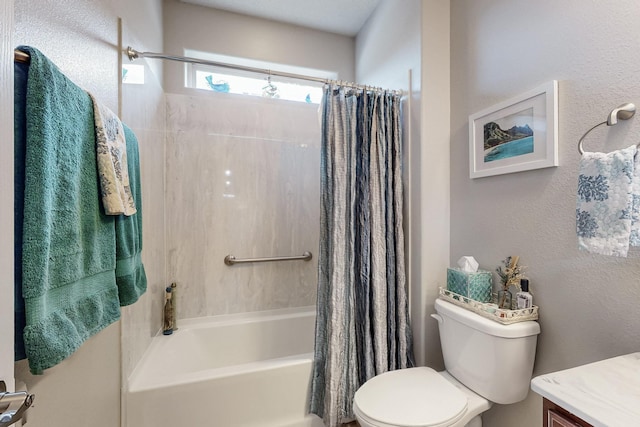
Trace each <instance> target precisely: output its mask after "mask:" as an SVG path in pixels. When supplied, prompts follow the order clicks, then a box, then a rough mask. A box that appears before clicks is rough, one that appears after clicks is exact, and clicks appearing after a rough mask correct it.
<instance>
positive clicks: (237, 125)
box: [166, 92, 320, 319]
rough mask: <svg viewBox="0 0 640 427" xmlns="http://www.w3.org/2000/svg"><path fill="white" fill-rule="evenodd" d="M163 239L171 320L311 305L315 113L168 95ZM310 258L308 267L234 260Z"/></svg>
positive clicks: (250, 100) (261, 102)
mask: <svg viewBox="0 0 640 427" xmlns="http://www.w3.org/2000/svg"><path fill="white" fill-rule="evenodd" d="M166 99H167V124H166V126H167V146H166V182H167V184H166V185H167V188H166V191H167V198H166V233H167V254H168V255H167V263H168V265H167V267H168V278H169V280H172V281H176V282H177V284H178V292H177V310H178V319H180V318H192V317H201V316H211V315H218V314H226V313H239V312H250V311H260V310H269V309H274V308H285V307H299V306H307V305H313V304H315V300H316V283H317V250H318V230H319V200H320V194H319V186H320V178H319V171H320V123H319V116H318V105H313V104H304V103H298V102H289V101H281V100H271V99H264V98H258V97H248V96H241V95H231V94H210V93H206V92H203V93H202V94H197V95H194V96H189V95H177V94H167V96H166ZM304 251H310V252H312V253H313V259H312V260H311V261H287V262H270V263H252V264H236V265H234V266H232V267H229V266H227V265H225V264H224V262H223V260H224V257H225V256H226V255H228V254H232V255H234V256H236V257H237V258H256V257H270V256H290V255H299V254H302V253H303V252H304Z"/></svg>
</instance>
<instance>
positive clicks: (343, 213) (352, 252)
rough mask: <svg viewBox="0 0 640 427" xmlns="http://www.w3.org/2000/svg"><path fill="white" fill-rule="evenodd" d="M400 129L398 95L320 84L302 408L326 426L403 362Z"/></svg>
mask: <svg viewBox="0 0 640 427" xmlns="http://www.w3.org/2000/svg"><path fill="white" fill-rule="evenodd" d="M400 128H401V123H400V95H398V94H395V93H390V92H381V91H371V90H355V89H351V88H345V87H342V86H338V85H327V86H325V89H324V99H323V106H322V151H321V207H320V227H321V230H320V252H319V258H318V302H317V320H316V341H315V354H314V366H313V379H312V384H311V402H310V411H311V412H312V413H314V414H317V415H319V416H320V417H322V418H323V420H324V423H325V425H327V426H330V427H335V426H339V425H340V424H342V423H346V422H349V421H352V420H353V419H354V416H353V410H352V404H353V395H354V394H355V392H356V390H357V389H358V387H359V386H360V385H362V384H363V383H364V382H365V381H367V380H368V379H370V378H372V377H373V376H375V375H378V374H381V373H383V372H386V371H389V370H394V369H400V368H406V367H410V366H413V350H412V339H411V329H410V327H409V316H408V302H407V292H406V283H405V282H406V281H405V267H404V235H403V228H402V205H403V202H402V172H401V166H402V152H401V134H400Z"/></svg>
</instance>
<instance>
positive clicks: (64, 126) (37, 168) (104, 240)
mask: <svg viewBox="0 0 640 427" xmlns="http://www.w3.org/2000/svg"><path fill="white" fill-rule="evenodd" d="M20 50H22V51H25V52H28V53H29V55H30V56H31V62H30V66H29V78H28V82H27V107H26V121H27V123H26V125H27V137H26V156H25V200H24V230H23V261H22V274H23V296H24V300H25V311H26V326H25V328H24V341H25V348H26V353H27V358H28V359H29V367H30V369H31V372H32V373H34V374H40V373H42V372H43V370H44V369H47V368H49V367H51V366H54V365H56V364H57V363H59V362H60V361H62V360H63V359H65V358H66V357H68V356H69V355H71V354H72V353H73V352H74V351H75V350H77V349H78V347H79V346H80V345H81V344H82V343H83V342H84V341H85V340H86V339H87V338H89V337H90V336H92V335H94V334H95V333H97V332H98V331H100V330H102V329H103V328H105V327H106V326H108V325H109V324H111V323H112V322H114V321H116V320H118V319H119V317H120V306H119V299H118V287H117V286H116V277H115V266H116V247H115V246H116V231H115V230H116V226H115V219H114V217H108V216H106V215H104V213H103V212H102V211H101V203H100V192H99V184H98V176H97V169H96V141H95V129H94V119H93V105H92V102H91V99H90V98H89V95H88V94H87V93H86V92H85V91H84V90H82V89H81V88H79V87H78V86H76V85H75V84H74V83H73V82H72V81H70V80H69V79H68V78H66V77H65V76H64V75H63V74H62V73H61V72H60V70H59V69H58V68H57V67H56V66H55V65H54V64H53V63H51V62H50V61H49V60H48V59H47V58H46V57H45V56H44V55H43V54H42V53H41V52H40V51H38V50H37V49H34V48H31V47H26V46H21V47H20Z"/></svg>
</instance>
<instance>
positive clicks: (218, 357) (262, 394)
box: [124, 307, 322, 427]
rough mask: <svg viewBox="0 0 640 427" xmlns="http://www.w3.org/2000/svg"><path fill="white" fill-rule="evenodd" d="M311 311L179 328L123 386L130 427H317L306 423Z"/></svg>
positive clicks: (316, 422) (313, 420) (187, 323)
mask: <svg viewBox="0 0 640 427" xmlns="http://www.w3.org/2000/svg"><path fill="white" fill-rule="evenodd" d="M314 324H315V308H314V307H303V308H298V309H283V310H272V311H265V312H258V313H244V314H241V315H225V316H214V317H209V318H201V319H188V320H183V321H181V322H179V324H178V326H179V329H178V330H177V331H175V332H174V333H173V335H169V336H163V335H160V336H157V337H155V338H154V339H153V341H152V343H151V346H150V347H149V349H148V350H147V352H146V353H145V356H144V357H143V358H142V360H141V361H140V363H139V364H138V366H137V367H136V369H135V371H134V372H133V374H132V375H131V378H130V379H129V382H128V391H127V392H126V398H125V401H124V404H125V411H126V425H127V426H128V427H175V426H179V427H209V426H210V427H236V426H237V427H254V426H255V427H316V426H317V427H321V426H322V422H321V420H320V418H318V417H316V416H315V415H307V407H308V403H307V402H308V394H309V380H310V378H311V364H312V359H313V339H314Z"/></svg>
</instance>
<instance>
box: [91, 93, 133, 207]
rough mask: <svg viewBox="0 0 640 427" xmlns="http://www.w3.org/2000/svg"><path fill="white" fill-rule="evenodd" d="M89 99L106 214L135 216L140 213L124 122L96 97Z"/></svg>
mask: <svg viewBox="0 0 640 427" xmlns="http://www.w3.org/2000/svg"><path fill="white" fill-rule="evenodd" d="M89 96H91V101H93V114H94V119H95V127H96V151H97V159H98V175H99V176H100V192H101V195H102V205H103V207H104V211H105V213H106V214H107V215H122V214H124V215H126V216H131V215H133V214H134V213H136V204H135V201H134V200H133V196H132V195H131V187H130V186H129V172H128V168H127V143H126V140H125V136H124V129H123V127H122V122H120V119H118V116H116V115H115V114H114V113H113V111H111V110H110V109H109V108H107V107H106V106H105V105H103V104H101V103H100V102H98V101H97V100H96V99H95V98H94V96H93V95H91V94H89Z"/></svg>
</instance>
